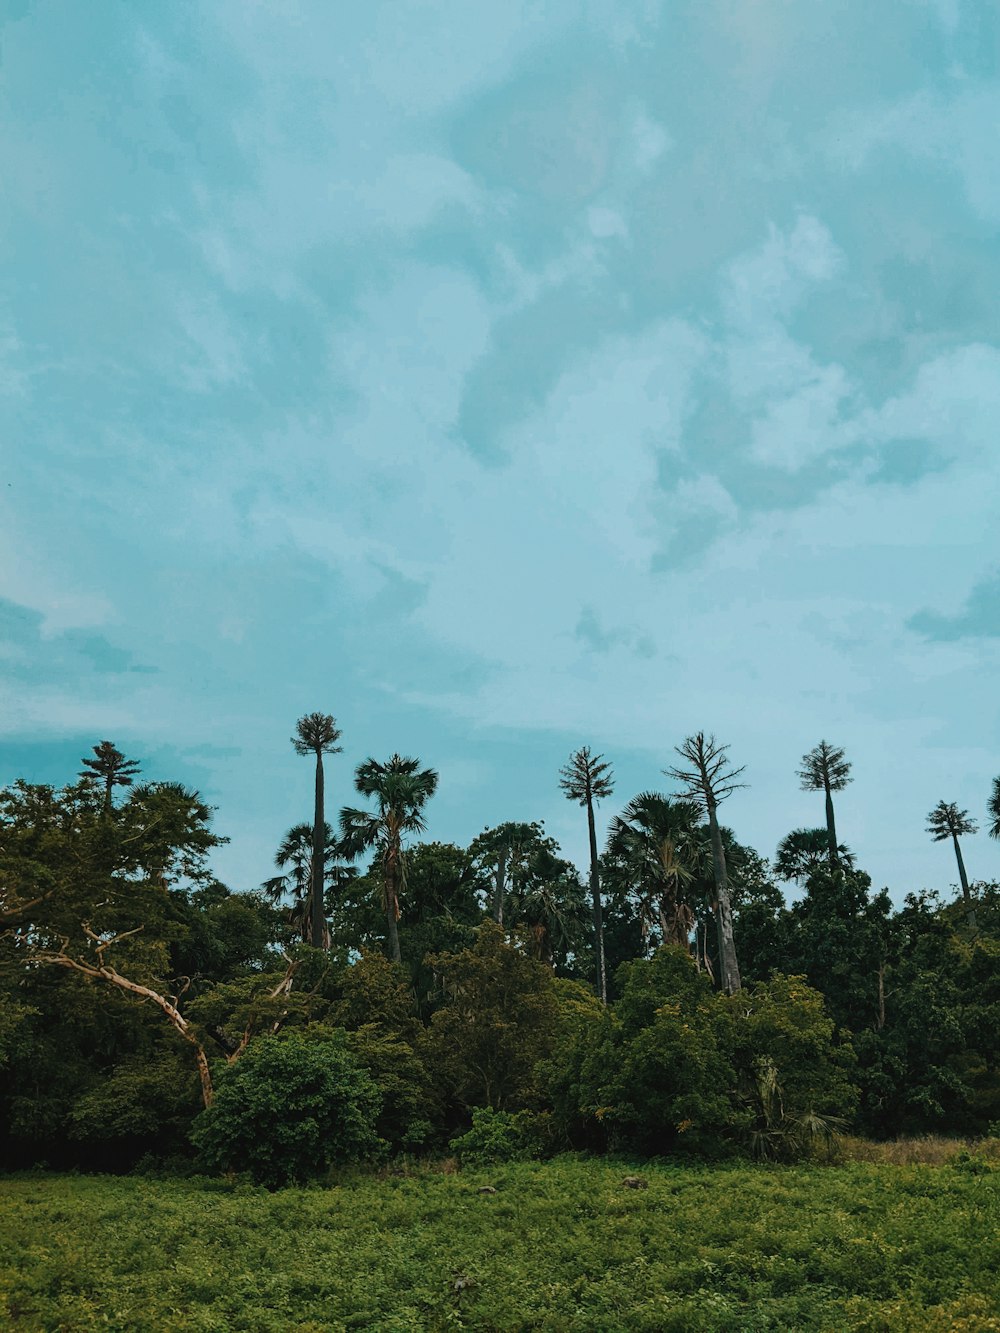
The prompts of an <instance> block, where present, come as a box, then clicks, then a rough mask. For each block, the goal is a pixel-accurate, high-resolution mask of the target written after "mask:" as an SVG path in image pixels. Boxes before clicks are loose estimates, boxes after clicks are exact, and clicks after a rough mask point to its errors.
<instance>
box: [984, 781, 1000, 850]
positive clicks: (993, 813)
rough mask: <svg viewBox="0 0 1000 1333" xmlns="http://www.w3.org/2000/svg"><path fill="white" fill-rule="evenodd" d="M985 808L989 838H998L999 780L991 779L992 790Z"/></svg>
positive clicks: (999, 824) (999, 817)
mask: <svg viewBox="0 0 1000 1333" xmlns="http://www.w3.org/2000/svg"><path fill="white" fill-rule="evenodd" d="M987 808H988V811H989V816H990V820H991V823H990V830H989V832H990V837H991V838H1000V778H994V779H993V790H992V792H991V793H990V799H989V805H988V807H987Z"/></svg>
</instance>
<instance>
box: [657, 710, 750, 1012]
mask: <svg viewBox="0 0 1000 1333" xmlns="http://www.w3.org/2000/svg"><path fill="white" fill-rule="evenodd" d="M728 749H729V746H728V745H720V744H719V743H718V742H717V741H716V739H715V737H714V736H706V735H705V733H704V732H703V731H699V732H697V733H696V734H695V735H694V736H688V737H687V739H686V740H685V741H684V743H683V745H679V746H677V753H678V754H679V755H680V756H681V758H682V759H684V760H686V762H687V767H684V768H668V769H664V772H665V773H666V774H667V776H668V777H671V778H674V779H676V780H677V781H678V782H680V783H682V784H683V786H684V790H685V793H686V794H687V795H688V796H689V797H690V798H691V800H693V801H695V802H696V803H697V804H698V806H699V807H700V808H701V809H702V810H704V811H705V813H706V814H707V815H708V827H709V832H710V834H711V839H712V873H713V876H714V878H715V917H716V922H717V924H718V928H719V962H720V966H721V968H722V987H723V990H725V992H726V993H727V994H728V995H735V994H736V992H737V991H738V990H739V989H740V966H739V962H738V961H737V958H736V942H735V940H734V938H733V907H732V901H731V899H730V894H729V875H728V873H727V870H726V852H725V848H724V847H723V845H722V832H721V830H720V828H719V815H718V808H719V802H720V801H724V800H725V799H726V797H727V796H731V795H732V793H733V792H734V791H736V790H737V789H738V788H739V787H743V786H745V783H742V782H737V781H736V779H737V778H738V777H739V775H740V774H741V773H742V772H743V771H744V767H745V766H741V767H740V768H732V767H731V766H730V764H729V760H728V758H727V757H726V752H727V750H728Z"/></svg>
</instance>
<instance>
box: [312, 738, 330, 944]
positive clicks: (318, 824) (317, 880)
mask: <svg viewBox="0 0 1000 1333" xmlns="http://www.w3.org/2000/svg"><path fill="white" fill-rule="evenodd" d="M325 835H326V811H325V809H324V799H323V755H322V753H321V752H320V751H319V750H317V751H316V804H315V810H314V814H313V846H312V904H311V910H310V913H309V920H310V929H309V933H310V935H311V936H312V946H313V948H314V949H322V948H323V936H324V934H325V930H324V927H325V925H326V913H325V912H324V910H323V889H324V887H325V883H326V866H325V865H324V861H325V859H326V858H325V855H324V852H325V846H324V844H325V842H326V836H325Z"/></svg>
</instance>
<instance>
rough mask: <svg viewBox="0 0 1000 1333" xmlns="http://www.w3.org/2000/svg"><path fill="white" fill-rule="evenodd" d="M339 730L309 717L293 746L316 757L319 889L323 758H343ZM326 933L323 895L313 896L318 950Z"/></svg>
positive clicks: (317, 881)
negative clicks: (336, 755)
mask: <svg viewBox="0 0 1000 1333" xmlns="http://www.w3.org/2000/svg"><path fill="white" fill-rule="evenodd" d="M339 740H340V730H339V728H338V726H337V723H336V720H335V719H334V718H333V717H331V716H330V714H329V713H306V715H305V716H304V717H300V718H299V720H298V722H296V724H295V735H294V736H293V737H292V745H293V746H294V747H295V753H296V754H301V755H307V754H312V755H315V756H316V800H315V805H314V808H313V840H312V883H313V884H314V885H316V886H320V885H322V884H323V883H324V874H323V863H324V860H325V846H324V843H325V838H324V830H325V828H326V817H325V814H324V810H323V796H324V793H323V756H324V755H325V754H340V752H341V749H342V747H341V746H339V745H338V744H337V742H338V741H339ZM325 931H326V916H325V913H324V911H323V894H322V892H317V893H313V895H312V904H311V911H310V929H309V933H310V938H311V940H312V943H313V945H314V946H315V947H316V948H317V949H321V948H322V947H323V938H324V934H325Z"/></svg>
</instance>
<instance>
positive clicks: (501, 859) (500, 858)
mask: <svg viewBox="0 0 1000 1333" xmlns="http://www.w3.org/2000/svg"><path fill="white" fill-rule="evenodd" d="M506 880H507V849H506V848H501V849H500V851H499V852H498V854H497V873H496V880H495V881H494V888H493V920H494V921H495V922H496V923H497V925H498V926H502V925H503V899H504V887H505V884H506Z"/></svg>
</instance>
